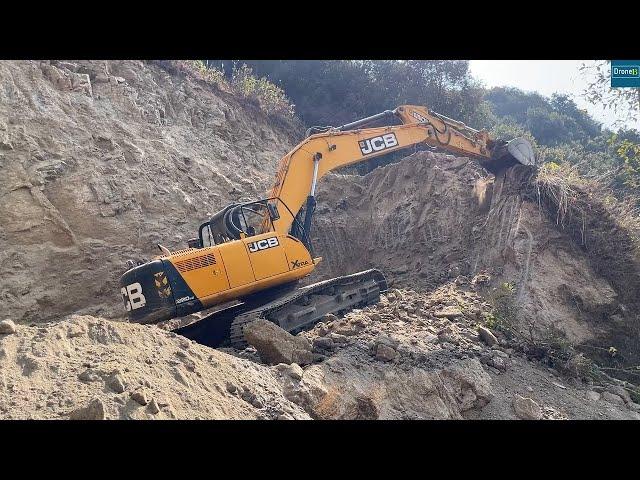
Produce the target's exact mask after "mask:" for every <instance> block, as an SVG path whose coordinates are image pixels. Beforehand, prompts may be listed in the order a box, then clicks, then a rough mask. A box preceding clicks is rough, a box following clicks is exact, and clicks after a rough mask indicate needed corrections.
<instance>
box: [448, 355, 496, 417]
mask: <svg viewBox="0 0 640 480" xmlns="http://www.w3.org/2000/svg"><path fill="white" fill-rule="evenodd" d="M440 376H441V377H442V379H443V380H444V384H445V386H446V388H447V390H448V391H449V393H450V394H452V395H453V397H454V398H455V400H456V403H457V406H458V408H459V409H460V411H461V412H464V411H466V410H470V409H480V408H483V407H484V406H485V405H487V404H488V403H489V402H490V401H491V399H492V398H493V396H494V394H493V390H492V389H491V377H490V376H489V374H488V373H487V372H485V371H484V369H483V368H482V365H481V364H480V362H479V361H478V360H476V359H475V358H473V359H472V358H468V359H465V360H461V361H459V362H457V363H455V364H453V365H450V366H448V367H447V368H445V369H443V370H442V372H441V373H440Z"/></svg>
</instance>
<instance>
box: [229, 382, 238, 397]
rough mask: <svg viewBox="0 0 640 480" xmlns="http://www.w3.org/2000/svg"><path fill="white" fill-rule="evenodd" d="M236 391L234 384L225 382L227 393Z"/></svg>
mask: <svg viewBox="0 0 640 480" xmlns="http://www.w3.org/2000/svg"><path fill="white" fill-rule="evenodd" d="M237 391H238V387H236V385H235V384H234V383H231V382H227V392H229V393H231V394H233V393H236V392H237Z"/></svg>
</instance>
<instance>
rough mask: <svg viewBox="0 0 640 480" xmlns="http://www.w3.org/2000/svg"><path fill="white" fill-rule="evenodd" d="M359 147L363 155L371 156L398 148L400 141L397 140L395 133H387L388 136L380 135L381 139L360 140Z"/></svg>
mask: <svg viewBox="0 0 640 480" xmlns="http://www.w3.org/2000/svg"><path fill="white" fill-rule="evenodd" d="M358 145H359V146H360V151H361V152H362V155H369V154H370V153H374V152H379V151H381V150H385V149H387V148H391V147H396V146H397V145H398V139H397V138H396V134H395V133H387V134H386V135H380V136H379V137H373V138H367V139H366V140H360V141H359V142H358Z"/></svg>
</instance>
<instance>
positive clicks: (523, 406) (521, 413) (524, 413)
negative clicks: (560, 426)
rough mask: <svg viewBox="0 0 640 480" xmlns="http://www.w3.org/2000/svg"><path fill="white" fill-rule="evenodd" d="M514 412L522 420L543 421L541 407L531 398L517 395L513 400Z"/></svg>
mask: <svg viewBox="0 0 640 480" xmlns="http://www.w3.org/2000/svg"><path fill="white" fill-rule="evenodd" d="M513 411H514V412H515V414H516V416H517V417H518V418H520V419H522V420H540V419H542V409H541V408H540V405H538V404H537V403H536V402H534V401H533V400H531V399H530V398H526V397H521V396H520V395H516V397H515V398H514V399H513Z"/></svg>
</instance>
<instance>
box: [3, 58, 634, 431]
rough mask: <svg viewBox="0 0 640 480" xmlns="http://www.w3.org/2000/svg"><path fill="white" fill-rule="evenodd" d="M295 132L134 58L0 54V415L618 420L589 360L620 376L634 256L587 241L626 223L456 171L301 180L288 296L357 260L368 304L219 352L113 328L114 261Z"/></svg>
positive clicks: (272, 159)
mask: <svg viewBox="0 0 640 480" xmlns="http://www.w3.org/2000/svg"><path fill="white" fill-rule="evenodd" d="M296 135H298V132H295V131H294V129H285V127H282V126H279V127H278V126H275V125H274V123H273V122H270V121H269V119H268V118H266V117H265V116H264V115H263V114H262V113H261V112H260V111H259V110H257V109H256V107H253V106H251V105H246V104H245V103H243V102H241V101H239V100H238V98H237V97H235V96H233V95H231V94H229V93H228V92H225V91H221V90H220V89H218V88H215V87H212V86H211V85H209V84H206V83H202V82H199V81H197V80H195V79H193V78H187V77H184V76H182V75H179V74H176V73H172V72H169V71H167V70H165V69H164V68H162V67H161V66H159V65H158V64H155V63H145V62H136V61H108V62H104V61H78V62H53V61H51V62H48V61H47V62H35V61H33V62H27V61H25V62H13V61H12V62H0V172H1V175H0V197H2V201H1V202H0V219H1V220H2V228H1V229H0V259H1V260H2V261H1V262H0V278H2V280H0V300H1V301H2V305H3V317H0V320H3V319H5V318H6V320H3V321H1V322H0V418H47V419H53V418H60V419H66V418H72V419H102V418H110V419H111V418H118V419H127V418H134V419H137V418H149V419H152V418H163V419H164V418H212V419H213V418H243V419H245V418H256V419H418V418H420V419H422V418H424V419H460V418H505V419H507V418H508V419H512V418H524V419H564V418H569V419H574V418H594V419H596V418H611V419H623V418H635V419H638V418H640V413H638V411H639V409H640V407H639V405H638V403H636V402H637V401H638V400H640V390H638V388H637V386H634V385H633V384H632V383H630V382H628V381H627V380H629V378H624V379H613V378H611V377H610V376H608V375H606V374H605V373H604V371H603V370H598V369H596V368H595V367H594V363H593V362H592V359H598V361H601V360H602V359H603V358H604V359H605V360H608V361H610V363H609V364H607V365H609V366H610V367H611V368H613V369H614V370H615V369H616V367H620V366H622V365H629V364H630V362H633V361H635V360H636V359H637V363H640V351H639V350H640V349H639V348H638V342H637V338H638V334H639V333H640V332H639V331H638V325H640V317H639V313H638V312H639V308H638V300H637V295H636V293H637V286H639V285H640V268H639V266H640V257H638V256H636V254H635V253H634V252H633V251H632V249H631V247H629V248H626V247H625V248H626V249H625V250H624V252H623V251H621V250H615V249H614V248H611V247H607V245H609V246H610V245H613V244H614V243H615V242H614V243H611V242H609V243H606V242H605V243H603V242H602V241H601V237H602V235H601V236H600V237H599V236H596V235H594V232H599V234H603V235H604V237H605V238H608V239H613V240H614V241H616V242H617V241H618V240H619V239H623V240H624V239H627V237H629V235H628V231H627V230H626V229H625V227H624V226H621V225H618V224H616V223H615V222H614V221H613V220H612V219H610V218H607V217H606V215H604V212H606V208H605V207H604V203H603V202H600V203H597V202H596V203H593V202H591V203H587V204H581V205H580V208H579V209H578V210H579V212H578V213H579V215H578V216H576V217H575V218H574V219H573V222H574V223H573V224H571V222H570V221H569V220H567V222H566V224H565V221H564V220H565V219H564V217H562V216H561V215H560V213H562V212H560V210H559V209H558V208H557V205H554V204H553V202H550V198H551V197H550V196H549V195H547V196H545V195H544V192H547V193H548V191H549V190H548V188H547V187H548V185H547V187H546V186H544V185H542V184H540V183H539V181H538V180H533V179H532V178H531V177H529V176H527V174H526V172H525V171H523V170H520V169H517V168H516V169H512V170H511V171H510V172H509V173H508V174H507V175H506V176H503V177H499V178H497V179H494V178H493V177H491V176H489V175H488V174H487V172H486V171H484V170H483V169H482V168H480V167H479V166H478V165H476V164H475V163H474V162H471V161H469V160H468V159H466V158H455V157H452V156H449V155H442V154H433V153H424V152H418V153H415V154H413V155H410V156H409V157H407V158H405V159H404V160H402V161H400V162H399V163H395V164H392V165H387V166H385V167H380V168H377V169H375V170H373V171H372V172H371V173H369V174H368V175H366V176H355V175H346V174H340V173H336V174H331V175H329V176H327V177H326V178H325V179H324V180H323V182H322V183H321V184H320V188H319V193H318V200H319V203H318V208H317V214H316V217H315V220H314V227H313V228H314V230H313V236H314V239H315V251H314V254H315V255H316V256H322V257H323V258H324V263H323V264H322V265H321V266H320V267H319V269H318V271H317V272H316V273H315V274H314V275H313V276H312V277H311V278H309V279H308V281H309V282H312V281H317V280H319V279H320V278H322V277H328V276H334V275H343V274H347V273H353V272H355V271H359V270H362V269H365V268H371V267H375V268H380V269H381V270H383V271H384V272H385V273H386V275H387V277H388V279H389V282H390V284H391V285H392V287H393V288H392V289H391V291H390V292H388V293H387V294H386V295H383V296H382V299H381V302H380V303H379V304H378V305H375V306H370V307H367V308H365V309H362V310H356V311H353V312H351V313H349V314H347V315H346V316H345V317H344V318H336V317H334V316H331V315H330V316H327V317H326V318H325V319H324V321H323V322H321V323H319V324H318V325H316V326H315V328H313V329H312V330H310V331H308V332H302V333H300V334H298V335H296V336H292V335H290V334H287V333H286V332H284V331H282V330H280V329H279V328H277V327H276V326H274V325H273V324H268V323H266V324H264V323H259V322H258V323H256V324H255V325H253V326H251V328H250V329H249V332H248V333H247V341H248V342H249V344H250V345H251V347H249V348H247V349H245V350H242V351H236V350H233V349H224V348H223V349H217V350H214V349H211V348H208V347H206V346H203V345H199V344H196V343H193V342H191V341H189V340H187V339H185V338H183V337H180V336H179V335H176V334H174V333H172V332H170V331H167V329H171V328H172V327H171V325H170V324H168V325H165V326H164V329H162V328H158V327H156V326H141V325H132V324H128V323H126V322H123V321H120V320H122V318H120V317H121V315H122V305H121V300H120V297H119V295H118V288H117V283H118V278H119V276H120V274H121V273H122V272H123V270H124V269H125V260H127V259H129V258H134V259H142V258H148V257H150V256H152V255H155V254H156V252H157V249H156V244H157V243H162V244H164V245H166V246H167V247H169V248H178V247H182V246H184V245H185V243H186V241H187V239H188V238H191V237H193V236H194V235H195V234H196V231H197V227H198V225H199V224H200V223H201V222H203V221H205V220H207V219H208V218H209V217H210V216H211V215H212V214H214V213H215V212H216V211H217V209H219V208H221V207H223V206H224V205H226V204H227V203H228V202H231V201H235V200H240V199H245V198H246V199H250V198H255V197H260V196H262V195H263V194H264V192H265V190H266V189H267V187H268V186H269V185H270V183H271V179H272V177H273V174H274V171H275V168H276V164H277V160H278V159H279V158H280V157H281V156H282V155H283V154H284V153H286V152H287V151H288V150H289V149H290V148H291V147H292V146H293V144H294V143H295V141H296V138H295V137H296ZM536 182H538V183H536ZM545 188H547V189H546V190H545ZM541 191H542V192H543V193H542V194H541V193H540V192H541ZM574 193H575V192H574ZM576 195H577V193H576ZM580 195H582V196H583V197H588V196H589V194H588V192H587V193H585V192H582V193H580ZM561 199H564V197H561ZM563 201H564V200H563ZM585 205H586V206H587V207H589V208H586V207H585ZM565 207H566V205H565V206H564V207H563V208H564V210H563V212H564V211H566V208H565ZM583 207H584V208H583ZM561 219H562V221H561ZM576 222H577V223H576ZM571 225H572V226H571ZM570 226H571V228H569V227H570ZM603 232H604V233H603ZM625 242H626V240H625ZM623 243H624V242H623ZM623 243H620V242H618V243H617V244H618V245H622V244H623ZM627 243H629V242H627ZM624 244H625V245H626V243H624ZM607 267H609V268H607ZM196 317H197V315H196ZM176 322H177V323H176V325H178V324H180V322H182V319H177V320H176ZM174 326H175V325H174ZM607 371H610V370H607ZM632 373H633V372H632ZM630 378H631V379H632V380H633V377H630ZM636 383H637V382H636Z"/></svg>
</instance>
